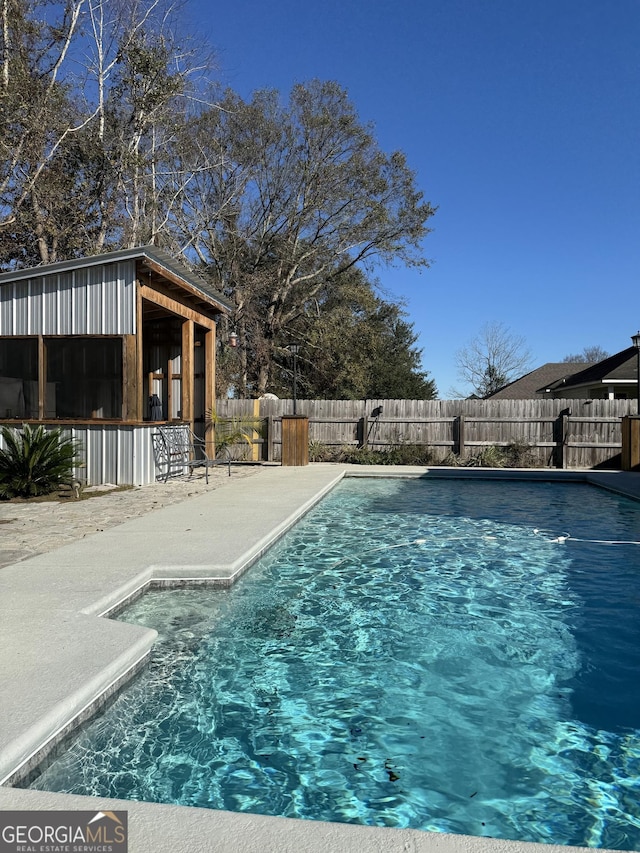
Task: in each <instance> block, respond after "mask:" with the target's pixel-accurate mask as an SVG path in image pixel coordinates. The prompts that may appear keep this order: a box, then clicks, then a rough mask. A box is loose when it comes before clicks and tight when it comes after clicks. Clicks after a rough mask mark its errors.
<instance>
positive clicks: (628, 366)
mask: <svg viewBox="0 0 640 853" xmlns="http://www.w3.org/2000/svg"><path fill="white" fill-rule="evenodd" d="M637 380H638V350H637V349H636V348H635V347H633V346H631V347H627V349H623V350H622V351H621V352H617V353H615V355H611V356H609V358H605V359H603V361H599V362H597V364H589V365H587V366H586V367H584V368H583V369H582V370H579V371H577V372H574V373H572V374H570V375H569V376H565V377H561V378H559V379H558V380H556V381H555V382H550V383H546V384H545V385H543V386H541V387H540V388H539V391H541V392H543V393H546V392H549V391H559V390H560V389H562V388H576V387H580V386H583V385H607V384H615V383H620V382H632V383H634V384H635V383H636V382H637Z"/></svg>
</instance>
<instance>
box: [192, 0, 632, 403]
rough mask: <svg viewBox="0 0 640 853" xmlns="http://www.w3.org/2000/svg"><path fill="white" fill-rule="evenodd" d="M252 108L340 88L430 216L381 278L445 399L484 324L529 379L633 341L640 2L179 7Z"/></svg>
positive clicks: (271, 2)
mask: <svg viewBox="0 0 640 853" xmlns="http://www.w3.org/2000/svg"><path fill="white" fill-rule="evenodd" d="M186 11H187V12H188V13H189V14H190V15H191V16H192V18H193V20H194V21H195V22H197V26H198V29H199V31H200V33H201V34H203V35H205V36H206V37H207V40H208V41H209V42H210V43H211V44H212V45H213V47H214V48H215V50H216V52H217V60H218V64H219V77H220V80H221V81H222V82H223V83H226V84H228V85H230V86H231V87H232V88H233V89H235V90H236V91H237V92H239V93H240V94H241V95H243V96H249V95H250V93H251V92H252V91H253V90H255V89H259V88H265V87H272V88H276V89H279V90H280V91H281V92H282V93H283V95H285V96H286V95H287V94H288V92H289V90H290V88H291V86H292V85H293V84H294V83H296V82H304V81H306V80H310V79H312V78H314V77H318V78H320V79H332V80H337V81H338V82H339V83H341V84H342V85H343V86H344V87H345V88H346V89H347V90H348V92H349V95H350V97H351V100H352V101H353V103H354V104H355V106H356V108H357V110H358V113H359V115H360V118H361V119H362V120H363V121H365V122H371V123H372V124H373V126H374V128H375V133H376V136H377V139H378V141H379V143H380V145H381V147H382V148H383V149H384V150H385V151H388V152H390V151H392V150H395V149H401V150H403V151H404V152H405V153H406V155H407V159H408V162H409V165H410V166H411V168H412V169H413V170H414V171H415V172H416V175H417V183H418V186H419V187H420V189H421V190H422V191H423V192H424V195H425V198H426V199H428V200H429V201H430V202H431V203H432V204H433V205H437V206H438V211H437V213H436V215H435V216H434V217H433V218H432V220H431V225H432V227H433V232H432V233H431V234H430V235H429V236H428V237H427V238H426V240H425V243H424V249H425V254H426V256H427V257H429V258H430V259H432V261H433V263H432V266H431V267H430V269H428V270H424V271H422V272H418V271H416V270H406V269H392V270H384V269H382V270H380V274H379V275H380V279H381V282H382V284H383V286H384V287H385V288H387V290H388V291H389V292H390V293H392V294H393V295H394V297H402V298H404V299H405V300H406V302H407V309H408V312H409V319H410V320H411V322H413V323H414V326H415V330H416V332H417V333H418V335H419V345H420V347H421V348H422V349H423V350H424V352H423V364H424V368H425V369H427V370H429V371H430V373H431V375H432V376H433V378H434V379H435V380H436V383H437V386H438V390H439V393H440V396H441V397H446V396H447V391H448V390H449V388H450V387H451V386H452V385H458V387H460V386H461V383H460V382H459V381H457V379H456V369H455V351H456V349H458V348H459V347H460V346H462V345H464V344H465V342H467V341H468V340H469V339H470V338H472V337H473V336H474V335H475V334H476V333H477V332H478V330H479V329H480V327H481V326H482V325H483V324H484V323H485V322H488V321H499V322H502V323H504V324H505V325H507V326H508V327H509V328H510V329H511V331H512V332H513V333H514V334H517V335H521V336H523V337H524V338H525V339H526V341H527V343H528V345H529V348H530V350H531V352H532V355H533V361H532V367H535V366H538V365H540V364H543V363H544V362H547V361H561V360H562V359H563V357H564V356H565V355H568V354H569V353H572V352H579V351H580V350H582V349H583V347H585V346H588V345H593V344H598V345H600V346H602V347H603V348H604V349H606V350H608V351H609V352H612V353H613V352H617V351H619V350H621V349H624V348H625V347H627V346H629V345H630V343H631V341H630V335H632V334H633V333H635V332H636V331H637V329H638V328H640V2H639V0H322V2H319V1H318V0H235V2H232V3H224V2H220V0H187V4H186Z"/></svg>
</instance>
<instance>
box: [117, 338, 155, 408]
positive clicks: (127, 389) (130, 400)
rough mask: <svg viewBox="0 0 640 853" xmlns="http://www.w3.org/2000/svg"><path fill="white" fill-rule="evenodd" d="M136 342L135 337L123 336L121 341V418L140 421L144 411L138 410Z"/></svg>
mask: <svg viewBox="0 0 640 853" xmlns="http://www.w3.org/2000/svg"><path fill="white" fill-rule="evenodd" d="M137 377H138V369H137V342H136V336H135V335H124V337H123V340H122V385H123V388H122V418H123V420H125V421H141V420H142V419H143V417H144V409H142V410H141V411H140V410H139V409H138V382H137ZM149 393H151V391H149Z"/></svg>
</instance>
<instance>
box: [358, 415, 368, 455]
mask: <svg viewBox="0 0 640 853" xmlns="http://www.w3.org/2000/svg"><path fill="white" fill-rule="evenodd" d="M358 429H359V431H360V435H359V436H358V444H359V445H360V447H361V448H365V447H366V446H367V445H368V443H369V418H368V417H367V416H366V414H365V415H363V416H362V417H361V418H360V421H359V423H358Z"/></svg>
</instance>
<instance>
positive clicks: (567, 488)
mask: <svg viewBox="0 0 640 853" xmlns="http://www.w3.org/2000/svg"><path fill="white" fill-rule="evenodd" d="M567 533H569V534H570V535H571V537H572V538H571V539H569V540H567V541H563V537H564V536H565V535H566V534H567ZM559 536H560V537H561V541H559V542H558V541H555V542H554V541H550V540H553V539H557V538H558V537H559ZM595 539H600V540H606V541H614V540H615V541H628V542H640V507H639V506H638V504H636V503H634V502H632V501H629V500H626V499H624V498H619V497H617V496H614V495H610V494H607V493H603V492H600V491H597V490H595V489H591V488H590V487H587V486H579V485H564V484H563V485H559V484H539V483H535V484H528V483H501V484H496V483H487V482H468V481H466V482H463V481H446V482H445V481H428V482H425V481H419V480H366V481H362V480H348V481H345V482H344V483H342V484H341V485H340V486H339V487H338V488H337V489H336V490H335V491H334V492H333V493H332V494H331V495H330V496H329V497H328V498H326V499H325V500H324V501H323V502H322V503H321V504H320V505H319V506H318V507H316V508H315V509H314V510H313V511H312V512H311V513H309V514H308V515H307V516H306V517H305V519H304V520H303V521H302V522H301V523H300V524H299V525H297V527H296V528H295V529H294V530H293V531H292V532H291V533H290V534H288V535H287V537H286V538H285V539H284V540H282V541H281V542H280V543H279V544H278V545H277V546H276V547H274V548H273V549H272V550H271V551H270V552H269V553H268V554H267V555H266V557H265V558H263V559H262V560H261V561H260V562H259V563H258V564H256V565H255V566H254V567H253V568H252V569H251V571H250V572H249V573H247V574H246V575H245V576H244V577H243V578H242V579H241V580H240V581H239V582H238V584H237V585H236V586H235V587H233V588H232V589H230V590H211V589H209V590H181V591H172V592H165V591H158V592H152V593H149V594H147V595H145V596H144V597H142V598H141V599H140V600H138V601H137V602H136V603H135V604H134V605H132V606H131V607H129V608H128V609H127V611H126V612H125V613H123V614H121V616H120V617H119V618H121V619H123V620H126V621H134V622H138V623H141V624H144V625H147V626H150V627H154V628H156V629H157V630H158V631H159V633H160V639H159V642H158V643H157V645H156V648H155V650H154V654H153V660H152V662H151V664H150V665H149V667H148V668H147V669H146V670H145V671H144V672H143V673H142V674H141V675H140V677H139V678H138V679H137V680H136V681H135V683H134V684H133V685H132V686H131V687H130V688H129V689H127V690H126V691H125V692H124V693H123V694H122V695H121V696H120V697H119V698H118V699H117V700H116V701H115V702H114V703H113V704H112V705H111V706H110V707H109V708H108V710H106V711H105V712H104V713H103V714H102V715H101V716H100V717H99V718H97V719H96V720H95V721H93V722H92V723H91V724H89V725H87V726H86V727H85V728H84V729H83V730H82V731H81V733H80V734H79V736H78V737H77V739H76V740H75V742H74V743H73V745H72V746H71V748H70V749H69V750H68V751H67V752H66V753H64V754H63V755H62V756H60V757H59V758H58V759H57V760H56V761H55V762H53V763H52V764H51V765H50V766H49V767H48V768H47V769H45V770H44V771H43V773H42V775H41V776H40V777H39V778H38V779H37V780H36V781H35V782H34V783H33V784H32V787H35V788H41V789H46V790H56V791H66V792H74V793H80V794H91V795H95V796H109V797H121V798H128V799H134V800H146V801H150V802H170V803H179V804H183V805H192V806H198V807H204V808H212V809H230V810H233V811H248V812H256V813H262V814H272V815H284V816H288V817H299V818H309V819H317V820H335V821H343V822H349V823H361V824H372V825H379V826H396V827H414V828H420V829H426V830H436V831H446V832H454V833H467V834H472V835H488V836H494V837H499V838H519V839H522V840H528V841H543V842H555V843H559V844H576V845H585V846H593V847H611V848H617V849H621V850H629V849H634V848H637V849H640V677H639V672H638V665H639V662H640V619H639V618H638V616H639V613H640V546H638V545H633V544H627V545H617V544H616V545H614V544H606V543H605V542H593V541H588V542H587V541H578V540H595Z"/></svg>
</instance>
